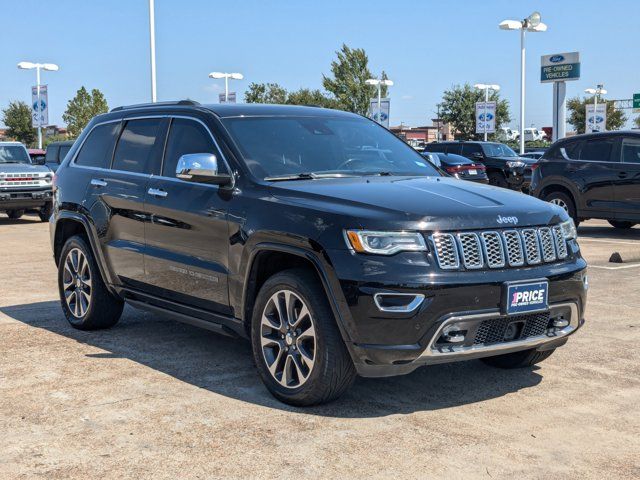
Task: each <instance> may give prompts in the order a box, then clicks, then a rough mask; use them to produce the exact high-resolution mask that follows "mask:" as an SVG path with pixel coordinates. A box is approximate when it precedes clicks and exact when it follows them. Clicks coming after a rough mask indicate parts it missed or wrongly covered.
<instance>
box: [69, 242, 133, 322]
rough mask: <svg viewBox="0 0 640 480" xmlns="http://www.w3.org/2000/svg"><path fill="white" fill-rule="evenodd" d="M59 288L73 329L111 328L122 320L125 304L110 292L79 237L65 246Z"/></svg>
mask: <svg viewBox="0 0 640 480" xmlns="http://www.w3.org/2000/svg"><path fill="white" fill-rule="evenodd" d="M58 289H59V291H60V304H61V305H62V311H63V312H64V315H65V317H66V318H67V320H68V321H69V323H70V324H71V325H72V326H73V327H74V328H77V329H79V330H97V329H100V328H109V327H112V326H114V325H115V324H116V323H118V320H120V315H121V314H122V309H123V307H124V302H123V301H122V299H120V298H118V297H115V296H114V295H112V294H111V293H110V292H109V290H108V289H107V287H106V285H105V284H104V282H103V281H102V277H101V275H100V270H99V269H98V264H97V263H96V260H95V258H94V256H93V252H92V251H91V248H89V246H88V244H87V242H86V240H85V239H84V238H83V237H82V236H80V235H75V236H73V237H71V238H69V240H67V241H66V243H65V244H64V247H62V253H61V254H60V263H59V265H58Z"/></svg>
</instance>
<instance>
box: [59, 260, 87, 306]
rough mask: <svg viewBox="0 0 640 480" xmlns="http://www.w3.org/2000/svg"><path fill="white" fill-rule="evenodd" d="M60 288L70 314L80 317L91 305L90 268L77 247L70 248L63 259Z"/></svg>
mask: <svg viewBox="0 0 640 480" xmlns="http://www.w3.org/2000/svg"><path fill="white" fill-rule="evenodd" d="M62 289H63V292H64V299H65V301H66V302H67V307H69V311H70V312H71V314H72V315H73V316H74V317H76V318H82V317H83V316H84V315H85V314H86V313H87V310H89V306H90V305H91V270H90V268H89V261H88V260H87V257H86V256H85V254H84V253H83V252H82V250H80V249H79V248H73V249H71V250H70V251H69V253H68V254H67V258H65V260H64V273H63V274H62Z"/></svg>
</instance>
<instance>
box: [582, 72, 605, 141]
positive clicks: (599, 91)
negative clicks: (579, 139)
mask: <svg viewBox="0 0 640 480" xmlns="http://www.w3.org/2000/svg"><path fill="white" fill-rule="evenodd" d="M584 93H588V94H589V95H593V128H592V129H591V131H592V132H593V131H596V130H595V128H596V118H597V112H598V97H599V96H600V95H606V94H607V91H606V90H605V89H604V85H603V84H602V83H599V84H598V85H596V88H586V89H585V90H584ZM605 108H606V107H605ZM605 112H606V110H605ZM584 123H585V125H584V131H585V133H587V129H588V128H589V119H588V118H587V116H586V115H585V121H584ZM606 129H607V125H606V124H605V130H606Z"/></svg>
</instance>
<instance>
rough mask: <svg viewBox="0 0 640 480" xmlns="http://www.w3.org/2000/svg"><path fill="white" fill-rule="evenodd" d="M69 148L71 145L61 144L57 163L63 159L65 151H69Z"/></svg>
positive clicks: (65, 154)
mask: <svg viewBox="0 0 640 480" xmlns="http://www.w3.org/2000/svg"><path fill="white" fill-rule="evenodd" d="M69 150H71V145H63V146H61V147H60V154H59V155H58V163H62V161H63V160H64V157H66V156H67V153H69Z"/></svg>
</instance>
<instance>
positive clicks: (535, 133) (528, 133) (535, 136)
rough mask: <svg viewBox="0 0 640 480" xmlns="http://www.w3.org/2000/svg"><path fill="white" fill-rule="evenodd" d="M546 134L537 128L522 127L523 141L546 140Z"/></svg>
mask: <svg viewBox="0 0 640 480" xmlns="http://www.w3.org/2000/svg"><path fill="white" fill-rule="evenodd" d="M546 138H547V134H546V133H544V131H543V130H538V129H537V128H533V127H530V128H525V129H524V141H525V142H537V141H540V140H546Z"/></svg>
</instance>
